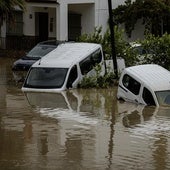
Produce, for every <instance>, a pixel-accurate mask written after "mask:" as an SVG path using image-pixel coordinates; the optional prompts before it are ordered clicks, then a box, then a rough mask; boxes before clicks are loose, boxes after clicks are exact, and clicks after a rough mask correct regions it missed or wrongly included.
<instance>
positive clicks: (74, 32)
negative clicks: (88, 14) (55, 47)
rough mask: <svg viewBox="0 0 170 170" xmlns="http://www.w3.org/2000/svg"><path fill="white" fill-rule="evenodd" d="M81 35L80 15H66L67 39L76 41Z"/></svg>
mask: <svg viewBox="0 0 170 170" xmlns="http://www.w3.org/2000/svg"><path fill="white" fill-rule="evenodd" d="M80 35H81V14H74V13H69V14H68V39H69V40H76V38H78V37H79V36H80Z"/></svg>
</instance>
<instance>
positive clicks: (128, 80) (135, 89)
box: [122, 74, 141, 95]
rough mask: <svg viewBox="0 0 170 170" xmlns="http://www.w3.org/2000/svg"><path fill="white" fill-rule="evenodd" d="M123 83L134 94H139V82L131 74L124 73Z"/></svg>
mask: <svg viewBox="0 0 170 170" xmlns="http://www.w3.org/2000/svg"><path fill="white" fill-rule="evenodd" d="M122 83H123V85H124V86H125V87H126V88H127V89H128V90H129V91H131V92H132V93H134V94H135V95H138V94H139V91H140V87H141V84H140V83H139V82H138V81H136V80H135V79H133V78H132V77H131V76H129V75H127V74H125V75H124V77H123V80H122Z"/></svg>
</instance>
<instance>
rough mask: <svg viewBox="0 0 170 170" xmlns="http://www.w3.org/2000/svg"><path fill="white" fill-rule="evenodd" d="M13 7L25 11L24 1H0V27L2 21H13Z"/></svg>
mask: <svg viewBox="0 0 170 170" xmlns="http://www.w3.org/2000/svg"><path fill="white" fill-rule="evenodd" d="M15 6H19V7H20V9H21V10H25V1H24V0H0V27H1V26H2V24H3V20H4V19H7V18H8V19H9V20H12V19H13V15H14V10H15Z"/></svg>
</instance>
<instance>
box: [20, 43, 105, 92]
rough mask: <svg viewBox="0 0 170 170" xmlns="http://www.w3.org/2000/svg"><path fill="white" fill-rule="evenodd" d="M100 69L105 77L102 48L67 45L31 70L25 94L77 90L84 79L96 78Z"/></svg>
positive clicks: (59, 48) (99, 46) (60, 47)
mask: <svg viewBox="0 0 170 170" xmlns="http://www.w3.org/2000/svg"><path fill="white" fill-rule="evenodd" d="M96 65H100V67H101V72H100V75H101V76H103V75H104V74H105V71H106V68H105V64H104V57H103V51H102V47H101V45H100V44H94V43H64V44H60V45H58V47H57V48H56V49H55V50H53V51H52V52H50V53H48V54H47V55H46V56H44V57H43V58H42V59H40V60H39V61H37V62H36V63H34V64H33V65H32V67H31V68H30V70H29V72H28V74H27V77H26V80H25V82H24V84H23V87H22V90H23V91H35V92H36V91H37V92H57V91H62V90H65V89H69V88H76V87H77V86H78V84H79V83H80V82H81V80H82V79H83V77H84V76H95V75H96V74H97V73H96V71H95V69H94V67H95V66H96Z"/></svg>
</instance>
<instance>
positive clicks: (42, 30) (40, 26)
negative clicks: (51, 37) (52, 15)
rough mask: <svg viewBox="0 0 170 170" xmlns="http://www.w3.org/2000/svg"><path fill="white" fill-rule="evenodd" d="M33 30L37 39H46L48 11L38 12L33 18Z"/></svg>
mask: <svg viewBox="0 0 170 170" xmlns="http://www.w3.org/2000/svg"><path fill="white" fill-rule="evenodd" d="M35 27H36V28H35V32H36V36H38V40H39V41H45V40H47V39H48V13H44V12H38V13H36V19H35Z"/></svg>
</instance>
